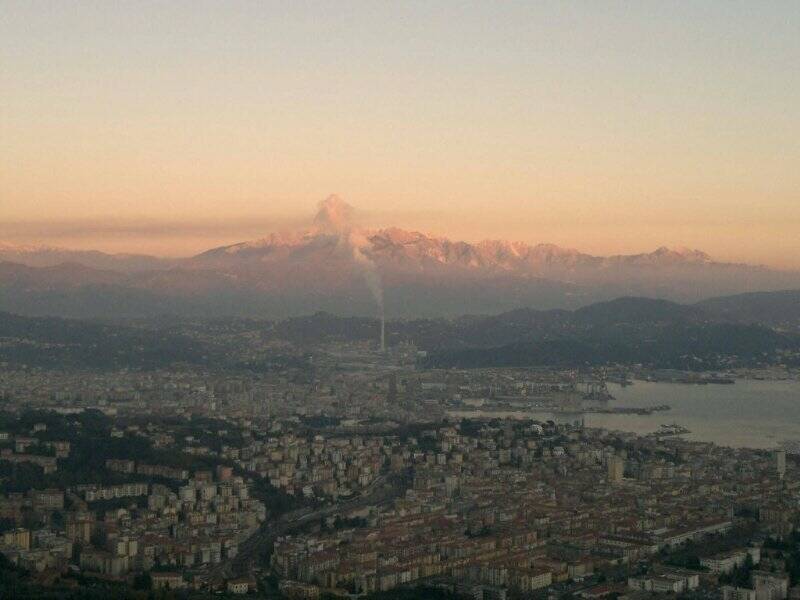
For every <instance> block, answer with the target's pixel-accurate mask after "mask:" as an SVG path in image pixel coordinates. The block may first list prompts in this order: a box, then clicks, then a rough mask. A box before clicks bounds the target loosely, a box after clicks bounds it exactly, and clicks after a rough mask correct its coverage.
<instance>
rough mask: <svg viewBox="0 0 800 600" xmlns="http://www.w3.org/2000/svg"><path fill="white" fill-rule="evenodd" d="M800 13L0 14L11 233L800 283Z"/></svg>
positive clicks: (3, 202) (2, 137)
mask: <svg viewBox="0 0 800 600" xmlns="http://www.w3.org/2000/svg"><path fill="white" fill-rule="evenodd" d="M798 65H800V3H798V2H796V1H795V0H792V1H786V2H770V1H768V0H765V1H761V2H740V1H734V0H729V1H724V2H723V1H705V2H703V1H699V0H693V1H685V2H677V1H676V2H670V1H658V2H651V1H645V0H642V1H639V2H615V1H600V2H590V1H577V0H576V1H572V2H548V1H546V0H542V1H539V2H530V1H525V2H488V1H487V2H450V1H446V0H441V1H438V2H430V1H427V2H415V1H406V2H394V3H390V2H376V1H374V0H372V1H368V2H348V1H343V0H340V1H336V2H334V1H331V2H314V1H306V2H299V1H293V2H271V1H266V0H265V1H259V2H256V1H253V2H244V1H236V0H230V1H226V2H203V1H199V0H193V1H191V2H184V1H180V0H175V1H172V2H169V3H165V2H148V1H144V0H142V1H137V2H128V1H122V0H120V1H119V2H103V1H97V2H81V1H72V2H61V1H58V2H41V1H34V0H25V1H16V0H0V241H2V240H5V241H8V242H13V243H19V242H31V243H48V244H52V245H58V246H66V247H93V248H99V249H104V250H109V251H141V252H154V253H162V254H170V255H185V254H190V253H193V252H196V251H199V250H202V249H205V248H208V247H210V246H213V245H218V244H223V243H232V242H237V241H241V240H243V239H251V238H253V237H260V236H262V235H266V234H267V233H269V232H270V231H272V230H274V229H286V228H293V227H296V226H300V225H302V224H303V223H306V222H308V220H309V219H310V218H311V215H313V213H314V211H315V207H316V205H317V203H318V202H319V201H320V200H321V199H323V198H325V197H326V196H328V195H329V194H331V193H336V194H338V195H340V196H341V197H342V198H344V199H346V200H347V201H348V202H349V203H350V204H353V205H354V206H356V207H357V208H358V209H359V210H360V214H361V215H362V216H361V219H362V220H363V222H364V223H365V224H366V225H369V226H383V225H396V226H401V227H408V228H414V229H418V230H422V231H426V232H430V233H433V234H436V235H445V236H448V237H451V238H459V239H466V240H479V239H484V238H506V239H512V240H519V241H525V242H530V243H540V242H547V243H556V244H559V245H563V246H568V247H573V248H577V249H579V250H582V251H587V252H593V253H596V254H616V253H634V252H642V251H649V250H653V249H655V248H656V247H658V246H661V245H667V246H687V247H693V248H700V249H702V250H705V251H706V252H708V253H710V254H711V255H712V256H714V257H715V258H718V259H721V260H737V261H746V262H753V263H762V264H768V265H772V266H776V267H781V268H800V110H798V107H800V68H798Z"/></svg>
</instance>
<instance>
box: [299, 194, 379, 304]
mask: <svg viewBox="0 0 800 600" xmlns="http://www.w3.org/2000/svg"><path fill="white" fill-rule="evenodd" d="M354 213H355V209H354V208H353V207H352V206H350V205H349V204H348V203H347V202H345V201H344V200H342V199H341V198H339V197H338V196H336V195H335V194H332V195H330V196H328V197H327V198H325V200H323V201H321V202H320V203H319V209H318V211H317V215H316V216H315V217H314V226H315V227H316V228H317V229H318V230H319V231H320V232H322V233H326V234H329V235H335V236H337V238H338V243H339V245H340V247H341V248H342V249H343V250H346V251H347V252H348V253H349V254H350V255H351V256H352V258H353V262H354V263H355V264H356V265H357V266H358V268H359V270H360V271H361V273H362V275H363V276H364V280H365V281H366V283H367V287H368V288H369V291H370V293H371V294H372V296H373V298H374V299H375V302H376V303H377V305H378V308H379V309H380V312H381V317H383V283H382V282H381V275H380V272H379V271H378V265H376V264H375V262H374V261H373V260H372V259H371V258H370V257H369V256H368V255H367V254H366V253H365V252H364V250H365V248H367V247H368V246H369V240H367V238H366V237H365V236H364V234H363V233H360V232H359V230H358V229H357V228H356V227H355V225H354V223H353V215H354Z"/></svg>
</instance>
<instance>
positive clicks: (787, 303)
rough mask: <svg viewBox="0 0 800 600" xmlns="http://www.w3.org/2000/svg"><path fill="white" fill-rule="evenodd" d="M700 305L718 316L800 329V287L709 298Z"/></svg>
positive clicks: (698, 305)
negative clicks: (798, 288) (799, 288)
mask: <svg viewBox="0 0 800 600" xmlns="http://www.w3.org/2000/svg"><path fill="white" fill-rule="evenodd" d="M697 307H699V308H701V309H703V310H705V311H707V312H708V313H710V314H714V315H716V316H717V317H720V318H725V319H730V320H732V321H741V322H745V323H764V324H768V325H771V326H774V327H781V328H786V329H794V330H798V331H800V290H785V291H779V292H755V293H750V294H737V295H735V296H724V297H721V298H710V299H708V300H704V301H702V302H699V303H698V304H697Z"/></svg>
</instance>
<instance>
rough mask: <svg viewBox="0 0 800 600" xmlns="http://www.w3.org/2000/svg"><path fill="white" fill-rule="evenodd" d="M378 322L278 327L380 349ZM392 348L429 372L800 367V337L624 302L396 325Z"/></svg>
mask: <svg viewBox="0 0 800 600" xmlns="http://www.w3.org/2000/svg"><path fill="white" fill-rule="evenodd" d="M378 331H379V322H378V321H377V320H376V319H366V318H357V319H354V318H346V319H345V318H341V317H336V316H334V315H330V314H317V315H313V316H310V317H298V318H293V319H289V320H287V321H283V322H279V323H276V324H275V328H274V333H275V334H276V335H277V336H279V337H282V338H284V339H288V340H290V341H293V342H296V343H300V344H309V343H315V342H321V341H336V340H351V341H352V340H362V341H364V340H376V339H377V336H378ZM387 339H388V340H389V343H390V344H397V343H401V342H412V343H414V344H415V345H417V347H419V348H420V349H423V350H427V351H428V352H429V356H428V358H427V359H426V361H425V363H424V364H425V365H426V366H429V367H441V368H450V367H463V368H472V367H490V366H497V367H499V366H545V365H554V366H565V367H580V366H586V365H594V366H596V365H606V364H614V363H620V364H635V363H641V364H645V365H649V366H653V367H664V368H680V369H700V370H703V369H719V368H723V367H726V366H732V365H739V366H741V365H745V364H746V365H754V364H774V363H778V362H787V361H788V362H791V361H798V360H800V354H797V355H796V356H794V353H798V352H800V335H797V334H791V333H784V332H780V331H775V330H774V329H772V328H770V327H767V326H764V325H757V324H752V323H743V322H736V321H734V320H732V319H730V318H728V317H726V316H725V315H718V314H716V313H714V312H713V311H710V310H707V309H706V308H705V307H700V306H696V305H682V304H677V303H674V302H669V301H665V300H657V299H649V298H619V299H616V300H612V301H609V302H602V303H598V304H594V305H590V306H588V307H584V308H581V309H578V310H575V311H565V310H551V311H535V310H529V309H523V310H515V311H510V312H506V313H502V314H499V315H492V316H464V317H459V318H456V319H414V320H409V321H398V320H395V321H390V322H389V323H387Z"/></svg>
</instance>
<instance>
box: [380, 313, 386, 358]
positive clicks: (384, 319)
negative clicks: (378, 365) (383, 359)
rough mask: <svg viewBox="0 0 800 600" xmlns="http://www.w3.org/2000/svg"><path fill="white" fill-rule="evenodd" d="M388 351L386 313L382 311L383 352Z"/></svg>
mask: <svg viewBox="0 0 800 600" xmlns="http://www.w3.org/2000/svg"><path fill="white" fill-rule="evenodd" d="M383 352H386V315H385V314H384V312H383V311H381V353H383Z"/></svg>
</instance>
